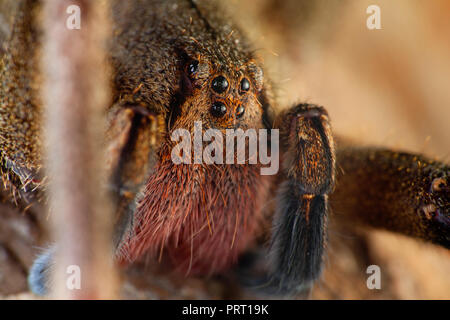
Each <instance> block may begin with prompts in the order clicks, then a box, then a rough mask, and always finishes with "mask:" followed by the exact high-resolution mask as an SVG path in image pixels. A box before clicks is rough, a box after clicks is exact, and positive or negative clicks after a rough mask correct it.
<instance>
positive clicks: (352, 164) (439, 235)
mask: <svg viewBox="0 0 450 320" xmlns="http://www.w3.org/2000/svg"><path fill="white" fill-rule="evenodd" d="M336 174H337V179H336V190H335V192H334V193H333V194H332V196H331V200H330V204H331V207H332V209H333V214H334V216H333V218H336V219H341V220H343V221H344V222H349V223H352V224H354V223H360V224H364V225H368V226H372V227H376V228H382V229H387V230H390V231H395V232H400V233H403V234H406V235H408V236H412V237H417V238H421V239H425V240H428V241H431V242H433V243H437V244H440V245H442V246H444V247H447V248H450V201H449V200H450V186H449V182H450V181H449V180H450V166H449V165H446V164H443V163H440V162H437V161H432V160H430V159H427V158H425V157H423V156H420V155H415V154H409V153H401V152H396V151H391V150H386V149H380V148H368V147H351V146H348V147H342V148H340V149H338V150H337V172H336Z"/></svg>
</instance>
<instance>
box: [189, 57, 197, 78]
mask: <svg viewBox="0 0 450 320" xmlns="http://www.w3.org/2000/svg"><path fill="white" fill-rule="evenodd" d="M197 70H198V61H197V60H194V61H192V62H191V63H189V65H188V67H187V72H188V73H189V75H193V74H194V73H196V72H197Z"/></svg>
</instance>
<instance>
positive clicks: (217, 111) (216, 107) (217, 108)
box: [211, 101, 227, 118]
mask: <svg viewBox="0 0 450 320" xmlns="http://www.w3.org/2000/svg"><path fill="white" fill-rule="evenodd" d="M226 113H227V106H226V105H225V104H224V103H222V102H220V101H216V102H214V103H213V105H212V106H211V114H212V115H213V116H214V117H216V118H222V117H223V116H224V115H225V114H226Z"/></svg>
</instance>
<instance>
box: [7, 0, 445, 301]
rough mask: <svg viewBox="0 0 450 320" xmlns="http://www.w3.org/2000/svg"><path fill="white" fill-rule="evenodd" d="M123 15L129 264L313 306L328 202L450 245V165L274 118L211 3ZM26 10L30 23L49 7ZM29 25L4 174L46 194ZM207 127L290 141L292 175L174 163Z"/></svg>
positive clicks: (311, 111) (10, 84) (14, 56)
mask: <svg viewBox="0 0 450 320" xmlns="http://www.w3.org/2000/svg"><path fill="white" fill-rule="evenodd" d="M110 2H111V6H112V23H113V35H114V36H113V38H112V39H111V42H110V51H109V52H110V60H109V63H110V64H111V66H112V70H113V81H112V83H113V87H112V90H113V93H114V103H113V104H112V105H111V107H110V108H109V110H108V115H107V119H108V125H109V127H108V130H107V132H106V137H107V140H108V143H109V146H110V148H109V149H108V153H109V154H108V158H109V159H110V162H109V163H108V167H109V170H110V186H111V189H112V190H113V192H112V194H113V197H114V200H115V208H116V212H117V215H118V222H117V225H116V233H115V239H114V241H115V245H116V248H117V249H116V256H115V258H116V259H117V261H119V262H120V263H122V264H129V263H132V262H133V261H135V260H137V259H139V258H140V257H142V256H143V255H144V254H149V255H150V256H152V257H153V258H154V259H155V260H156V259H160V260H161V261H162V263H165V264H167V265H169V266H171V267H172V268H173V269H176V270H177V271H179V272H181V273H183V274H190V275H211V274H219V273H223V272H226V271H227V270H229V269H230V268H233V267H236V266H238V274H239V278H240V279H241V281H242V282H243V283H244V284H246V285H248V286H250V287H253V288H258V289H259V290H262V291H263V292H266V293H269V294H273V295H286V296H291V295H297V294H299V293H305V292H308V290H309V289H310V288H311V286H312V285H313V283H314V281H316V280H317V279H318V278H319V276H320V273H321V269H322V264H323V257H324V254H325V248H326V240H327V219H328V212H329V211H330V208H329V197H332V200H333V204H334V206H333V208H331V209H333V210H338V211H339V212H341V213H342V216H343V217H345V218H346V219H353V220H354V221H355V222H358V223H362V224H367V225H371V226H374V227H379V228H384V229H387V230H392V231H396V232H400V233H404V234H406V235H409V236H413V237H418V238H422V239H425V240H428V241H431V242H434V243H437V244H440V245H442V246H444V247H447V248H449V247H450V235H449V230H450V206H449V172H450V167H449V166H448V165H446V164H443V163H439V162H436V161H432V160H429V159H427V158H425V157H423V156H420V155H415V154H408V153H400V152H396V151H393V150H386V149H382V148H367V147H355V146H347V145H346V144H345V142H344V141H340V140H339V141H338V142H339V143H338V144H337V147H336V148H335V147H334V138H333V134H332V132H331V127H330V120H329V116H328V114H327V112H326V110H325V109H324V108H323V107H319V106H316V105H311V104H298V105H295V106H293V107H292V108H290V109H288V110H287V111H284V112H282V113H280V114H275V112H274V111H273V110H274V109H273V106H274V104H275V103H276V102H275V101H274V98H273V95H272V88H271V84H270V81H269V80H268V79H267V78H266V77H265V76H264V72H263V67H262V65H261V63H260V62H259V60H258V57H256V56H255V54H254V52H253V51H252V49H251V46H250V45H249V44H248V42H247V41H246V39H245V37H244V36H243V35H242V33H241V32H240V31H239V28H237V27H236V26H234V25H233V24H231V22H230V20H228V19H226V18H224V16H223V14H222V11H220V10H219V9H218V8H217V7H216V6H215V5H214V4H213V3H211V1H190V0H164V1H163V0H130V1H118V0H117V1H115V0H112V1H110ZM21 3H22V4H21V5H22V6H23V11H22V12H27V11H29V12H31V11H32V9H35V6H37V4H36V2H34V1H27V0H23V1H21ZM25 20H26V16H25V17H22V20H20V19H19V20H18V23H17V24H16V29H15V31H14V32H13V35H12V38H11V42H10V43H11V46H10V47H9V50H7V51H6V53H5V55H4V58H3V60H2V70H1V74H0V77H1V79H2V81H1V86H0V88H1V89H0V90H1V92H2V94H1V103H2V108H1V111H0V136H1V138H2V139H1V140H0V145H1V153H2V158H3V160H4V161H3V162H2V165H3V170H4V171H5V172H12V173H13V174H14V175H15V176H16V177H17V178H16V179H15V181H13V182H14V183H16V185H17V186H19V187H20V186H23V185H30V186H33V185H36V186H39V182H40V181H39V178H38V170H39V169H40V167H41V160H40V156H39V151H40V148H41V145H42V143H41V140H40V135H39V124H38V123H37V120H36V119H38V118H39V114H40V108H41V106H40V104H39V100H38V99H37V96H38V95H37V93H36V91H35V90H36V87H35V86H33V85H32V83H33V81H34V80H33V79H34V78H33V77H34V74H33V72H34V69H33V67H32V63H33V61H35V59H36V55H37V54H36V50H37V47H36V46H37V45H36V43H35V42H34V40H33V36H35V35H36V34H37V33H38V31H37V30H36V27H33V25H32V24H30V23H27V22H26V21H25ZM24 35H25V36H24ZM196 121H201V123H202V126H203V127H202V128H203V129H202V130H203V131H206V130H207V129H218V130H220V131H221V132H222V133H223V134H226V130H227V129H237V128H241V129H279V130H280V131H279V133H280V139H279V143H280V144H279V145H280V159H281V170H280V172H279V173H278V174H277V175H274V176H264V175H261V173H260V168H261V166H262V165H261V164H260V163H259V164H256V165H255V164H250V163H248V162H246V163H244V164H215V165H205V164H175V163H174V162H173V160H172V157H171V154H172V151H173V149H174V147H175V142H174V141H173V140H172V139H171V136H172V133H173V132H174V131H175V130H177V129H186V130H188V131H189V132H191V133H193V132H194V129H195V122H196ZM269 136H271V137H272V138H273V135H269ZM273 143H278V141H275V140H274V139H272V140H271V141H268V144H273ZM268 149H270V148H268ZM337 168H339V170H337ZM335 181H337V184H335ZM267 234H269V236H267ZM268 237H270V241H269V244H267V243H266V242H267V241H266V240H267V238H268ZM255 248H258V249H257V250H255ZM55 250H57V246H56V247H52V248H51V249H49V251H47V252H46V253H44V254H43V255H42V256H41V257H39V258H38V259H37V260H36V262H35V265H34V267H33V268H32V270H31V274H30V278H29V279H30V285H31V289H32V290H33V291H34V292H36V293H39V294H44V293H45V292H46V291H47V289H48V284H47V280H48V272H47V271H48V269H49V267H50V265H51V263H52V256H53V254H54V251H55ZM239 262H241V263H239Z"/></svg>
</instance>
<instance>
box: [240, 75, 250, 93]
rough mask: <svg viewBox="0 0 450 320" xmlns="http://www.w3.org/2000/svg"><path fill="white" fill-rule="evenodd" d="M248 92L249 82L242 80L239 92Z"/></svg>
mask: <svg viewBox="0 0 450 320" xmlns="http://www.w3.org/2000/svg"><path fill="white" fill-rule="evenodd" d="M248 90H250V81H248V80H247V78H244V79H242V81H241V91H242V92H247V91H248Z"/></svg>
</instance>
